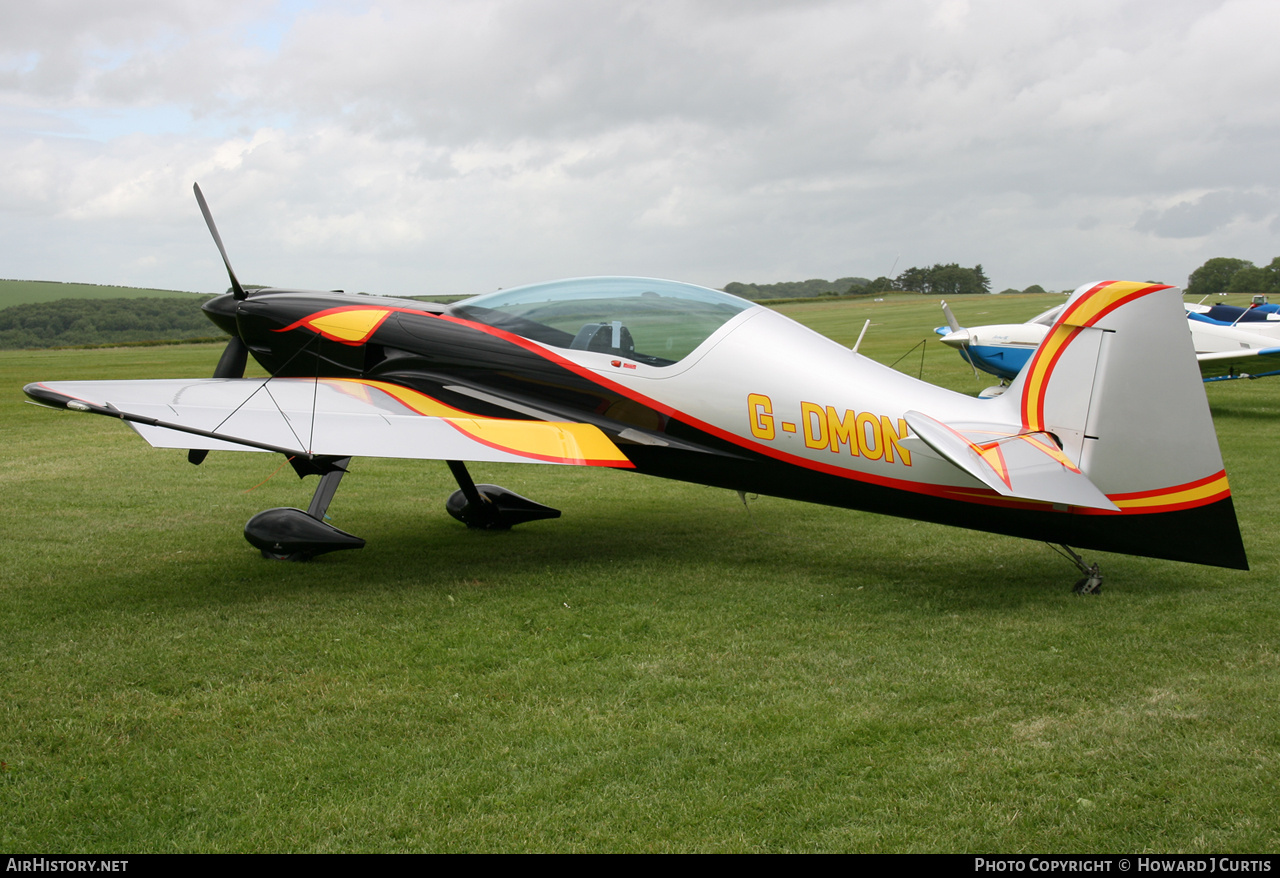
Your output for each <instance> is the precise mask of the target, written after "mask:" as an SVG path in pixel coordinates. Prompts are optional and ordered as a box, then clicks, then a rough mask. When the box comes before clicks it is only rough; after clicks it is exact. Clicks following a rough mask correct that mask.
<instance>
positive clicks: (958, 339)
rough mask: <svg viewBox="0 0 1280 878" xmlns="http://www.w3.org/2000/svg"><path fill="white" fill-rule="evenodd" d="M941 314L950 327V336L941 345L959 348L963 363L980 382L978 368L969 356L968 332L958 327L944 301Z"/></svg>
mask: <svg viewBox="0 0 1280 878" xmlns="http://www.w3.org/2000/svg"><path fill="white" fill-rule="evenodd" d="M942 314H943V316H944V317H946V318H947V326H950V327H951V334H950V335H948V336H947V337H946V338H944V339H942V341H943V343H944V344H948V345H950V346H951V347H953V348H959V349H960V352H961V353H962V354H964V359H965V362H966V363H968V364H969V368H971V369H972V370H973V377H974V378H977V379H979V380H981V376H980V375H979V374H978V367H977V365H975V364H974V362H973V357H971V356H970V355H969V331H968V330H967V329H963V328H962V327H961V326H960V321H959V320H956V315H954V314H952V313H951V306H950V305H948V304H947V303H946V302H945V301H944V302H943V303H942Z"/></svg>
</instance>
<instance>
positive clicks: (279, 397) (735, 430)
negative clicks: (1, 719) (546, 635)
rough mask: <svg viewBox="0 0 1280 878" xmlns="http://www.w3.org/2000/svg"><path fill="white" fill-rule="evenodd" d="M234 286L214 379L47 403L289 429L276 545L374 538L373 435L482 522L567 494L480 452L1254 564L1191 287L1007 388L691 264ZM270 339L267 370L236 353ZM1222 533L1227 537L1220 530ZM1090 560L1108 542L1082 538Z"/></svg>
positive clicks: (534, 513)
mask: <svg viewBox="0 0 1280 878" xmlns="http://www.w3.org/2000/svg"><path fill="white" fill-rule="evenodd" d="M196 195H197V200H198V201H199V202H200V205H201V209H202V210H203V212H204V214H205V219H206V222H207V223H208V226H209V229H210V231H211V233H212V234H213V236H214V239H215V241H216V243H217V245H218V249H219V252H220V253H221V254H222V258H223V261H224V264H225V265H226V269H227V273H228V276H229V277H230V279H231V286H232V292H231V293H229V294H226V295H223V296H220V297H218V298H215V299H212V300H210V301H209V302H208V303H206V304H205V305H204V309H205V311H206V312H207V314H208V316H209V317H210V319H212V320H213V322H214V323H216V324H217V325H218V326H219V327H221V328H222V329H224V330H225V331H226V332H227V333H228V334H229V335H230V336H231V338H230V341H229V342H228V344H227V348H226V351H225V352H224V354H223V356H222V359H221V360H220V361H219V363H218V366H217V369H216V370H215V373H214V377H213V378H206V379H176V380H147V381H56V382H41V383H35V384H30V385H28V386H27V387H26V388H25V392H26V393H27V395H28V396H30V397H31V398H32V399H33V400H35V401H37V402H40V403H42V404H44V405H47V406H50V407H54V408H60V409H70V410H74V411H82V412H91V413H95V414H99V415H106V416H110V417H115V418H120V419H121V420H124V421H126V422H128V423H129V424H130V426H132V427H133V428H134V429H135V430H136V431H137V432H138V433H139V434H141V435H142V437H143V438H144V439H146V440H147V441H148V442H150V443H151V444H152V445H154V446H157V447H161V448H180V449H189V457H190V459H191V461H192V462H193V463H199V462H200V461H201V460H203V459H204V456H205V455H206V454H207V453H208V451H211V450H213V451H220V450H240V451H246V450H248V451H268V452H277V453H281V454H284V455H286V456H287V457H288V459H289V460H290V462H291V463H292V465H293V467H294V469H295V470H296V471H297V472H298V473H299V475H307V474H316V475H319V476H320V481H319V485H318V487H317V489H316V492H315V496H314V498H313V500H312V502H311V505H310V508H309V509H308V510H306V511H302V510H299V509H273V510H267V511H266V512H263V513H259V514H258V515H256V516H254V518H252V519H251V520H250V521H249V523H248V524H247V525H246V526H245V536H246V538H247V539H248V540H249V542H250V543H252V544H253V545H254V546H255V547H257V548H259V549H260V550H262V552H263V554H264V555H267V556H271V557H282V558H307V557H311V556H314V555H318V554H321V553H324V552H330V551H334V550H336V549H344V548H356V547H359V546H363V545H364V541H363V540H362V539H360V538H358V537H355V536H352V535H351V534H348V533H345V532H344V531H341V530H338V529H337V528H335V527H333V526H332V525H330V524H328V523H326V522H325V521H324V513H325V510H326V508H327V507H328V505H329V502H330V500H331V499H332V497H333V494H334V491H335V490H336V489H337V487H338V483H339V481H340V480H341V478H342V476H343V474H344V473H345V472H346V471H347V469H348V466H349V462H350V459H351V458H353V457H358V456H361V455H366V456H378V457H393V458H420V459H436V460H444V461H447V462H448V465H449V467H450V469H451V471H452V472H453V474H454V476H455V478H456V479H457V481H458V485H459V489H458V491H457V492H455V493H454V494H453V495H452V496H451V497H450V498H449V500H448V502H447V503H446V507H447V509H448V511H449V512H450V513H451V514H452V515H453V516H454V517H456V518H458V519H459V520H461V521H462V522H464V523H465V524H467V525H468V526H469V527H474V528H508V527H511V526H512V525H515V524H519V523H522V522H526V521H531V520H535V519H540V518H554V517H558V516H559V514H560V513H559V512H558V511H557V510H554V509H550V508H548V507H545V506H542V505H539V504H537V503H534V502H533V501H530V500H526V499H524V498H522V497H520V496H518V495H516V494H513V493H511V492H510V491H506V490H504V489H502V488H498V487H496V486H493V485H476V484H475V483H474V482H473V480H472V478H471V475H470V473H469V471H468V469H467V467H466V464H465V462H466V461H473V462H487V461H502V462H526V463H528V462H532V463H549V464H567V465H579V466H599V467H612V468H616V469H621V470H631V471H634V472H638V473H644V474H648V475H654V476H661V477H665V478H672V479H679V480H683V481H689V482H696V483H700V484H706V485H714V486H719V487H724V488H729V489H732V490H736V491H743V492H752V493H759V494H766V495H773V496H778V497H786V498H792V499H796V500H803V501H810V502H815V503H822V504H827V505H830V506H836V507H846V508H850V509H861V510H868V511H872V512H879V513H885V514H889V515H896V516H902V517H906V518H912V519H919V520H924V521H933V522H940V523H944V524H951V525H957V526H960V527H967V528H973V529H978V530H983V531H989V532H993V533H1002V534H1011V535H1014V536H1019V537H1026V538H1029V539H1036V540H1043V541H1046V542H1050V543H1056V544H1061V545H1063V546H1064V547H1065V546H1074V547H1076V548H1090V549H1098V550H1104V551H1113V552H1122V553H1127V554H1133V555H1143V556H1150V557H1155V558H1166V559H1172V560H1177V561H1187V562H1192V563H1199V564H1210V565H1217V566H1223V567H1234V568H1240V569H1247V567H1248V562H1247V560H1246V558H1245V552H1244V546H1243V544H1242V542H1241V539H1240V533H1239V528H1238V525H1237V522H1236V516H1235V511H1234V507H1233V505H1232V499H1231V490H1230V488H1229V486H1228V483H1227V476H1226V473H1225V472H1224V469H1223V463H1222V457H1221V455H1220V453H1219V450H1218V444H1217V437H1216V435H1215V433H1214V427H1213V422H1212V420H1211V419H1210V416H1209V408H1208V404H1207V402H1206V399H1205V394H1204V390H1203V386H1202V385H1201V383H1200V376H1199V374H1198V373H1197V371H1196V368H1195V364H1194V363H1195V361H1194V359H1193V358H1192V356H1191V347H1190V341H1189V338H1188V334H1187V332H1186V328H1185V327H1186V318H1185V316H1184V315H1183V312H1182V307H1181V304H1182V300H1181V296H1180V294H1179V291H1178V290H1176V289H1174V288H1170V287H1166V286H1163V285H1159V284H1147V283H1128V282H1110V281H1108V282H1104V283H1098V284H1093V285H1089V286H1084V287H1081V288H1080V289H1079V290H1077V291H1076V293H1075V294H1074V295H1073V296H1072V297H1071V299H1070V300H1069V301H1068V302H1067V305H1066V307H1065V308H1064V309H1063V311H1062V313H1061V314H1060V315H1059V316H1058V317H1057V319H1056V320H1055V321H1054V323H1053V326H1052V327H1049V328H1048V330H1047V333H1046V335H1045V338H1044V340H1043V341H1042V342H1041V344H1040V346H1039V347H1038V348H1036V351H1035V353H1034V355H1033V357H1032V360H1031V363H1030V365H1029V366H1028V367H1027V368H1025V369H1024V370H1023V371H1022V373H1021V374H1020V375H1019V376H1018V377H1016V378H1014V379H1013V383H1012V385H1011V386H1010V388H1009V392H1007V393H1005V394H1004V395H1003V396H1001V397H1000V398H998V399H994V400H980V399H975V398H973V397H970V396H966V395H963V394H959V393H954V392H952V391H949V390H945V389H942V388H939V387H936V386H933V385H930V384H927V383H924V382H921V381H918V380H916V379H914V378H911V377H909V376H907V375H904V374H902V373H900V372H897V371H895V370H893V369H890V368H888V367H886V366H883V365H881V364H879V363H877V362H874V361H872V360H870V359H868V358H866V357H865V356H862V355H860V354H858V353H856V352H854V351H851V350H849V349H848V348H845V347H843V346H842V345H840V344H837V343H836V342H834V341H831V340H830V339H828V338H825V337H824V336H821V335H819V334H817V333H815V332H813V331H811V330H809V329H807V328H805V327H803V326H801V325H799V324H797V323H795V322H793V321H791V320H789V319H788V318H786V317H784V316H782V315H781V314H779V313H777V312H775V311H772V310H770V309H768V308H765V307H763V306H760V305H757V304H754V303H752V302H749V301H747V300H744V299H739V298H736V297H734V296H731V295H728V294H725V293H722V292H718V291H715V290H710V289H705V288H702V287H696V286H691V285H688V284H683V283H676V282H673V281H665V280H651V279H645V278H635V277H606V278H579V279H574V280H564V281H556V282H552V283H543V284H536V285H533V286H527V287H522V288H518V289H512V290H502V291H499V292H496V293H490V294H486V295H482V296H477V297H475V298H471V299H466V300H464V301H461V302H458V303H456V304H453V305H449V306H445V305H436V304H424V303H420V302H416V301H413V300H406V299H395V298H379V297H374V296H364V295H347V294H343V293H336V292H313V291H305V290H285V289H263V290H254V291H252V292H250V291H247V290H246V289H245V288H244V287H243V286H242V285H241V284H240V282H239V281H238V280H237V278H236V274H235V272H234V271H233V270H232V268H231V263H230V261H229V260H228V259H227V254H226V250H225V248H224V247H223V244H222V241H221V238H220V236H219V235H218V232H217V229H216V227H215V226H214V223H213V219H212V216H211V215H210V213H209V211H208V207H207V206H206V205H205V203H204V199H203V197H202V196H201V195H200V193H199V188H198V187H197V188H196ZM250 354H252V356H253V357H254V359H255V360H257V362H258V363H260V364H261V365H262V366H263V368H265V369H266V371H267V372H268V373H269V375H270V377H269V378H264V379H257V378H244V377H242V375H243V373H244V370H245V365H246V361H247V357H248V356H249V355H250ZM1205 534H1214V535H1215V536H1214V539H1204V538H1203V537H1204V535H1205ZM1071 555H1072V557H1073V558H1074V559H1075V561H1076V563H1077V565H1078V566H1079V567H1080V568H1081V570H1082V571H1084V572H1085V573H1086V577H1085V579H1083V580H1081V582H1080V583H1078V584H1077V590H1081V591H1089V590H1093V589H1095V588H1096V586H1097V585H1098V584H1099V583H1100V582H1101V576H1100V575H1099V574H1098V570H1097V565H1096V564H1095V565H1086V564H1085V563H1084V562H1083V560H1082V559H1080V557H1079V556H1078V555H1077V554H1076V553H1074V552H1072V553H1071Z"/></svg>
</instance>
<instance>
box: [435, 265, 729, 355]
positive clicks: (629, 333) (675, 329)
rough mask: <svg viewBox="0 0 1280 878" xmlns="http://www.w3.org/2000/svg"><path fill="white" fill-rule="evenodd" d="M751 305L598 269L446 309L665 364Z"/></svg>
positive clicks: (549, 341) (556, 341) (544, 338)
mask: <svg viewBox="0 0 1280 878" xmlns="http://www.w3.org/2000/svg"><path fill="white" fill-rule="evenodd" d="M752 307H754V303H752V302H749V301H747V300H746V299H740V298H738V297H737V296H731V295H729V294H728V293H721V292H718V291H716V290H710V289H706V288H705V287H696V286H693V285H691V284H683V283H677V282H676V281H669V280H651V279H647V278H635V277H605V278H578V279H575V280H562V281H552V282H551V283H544V284H535V285H533V286H527V287H519V288H517V289H514V290H500V291H498V292H496V293H489V294H487V295H483V296H476V297H475V298H471V299H466V300H464V301H462V302H458V303H457V304H455V305H453V306H451V307H450V308H449V311H448V313H450V314H452V315H453V316H455V317H461V318H463V319H466V320H472V321H475V322H476V323H483V324H485V325H487V326H493V327H495V328H498V329H503V330H506V331H507V332H511V333H514V334H516V335H519V336H522V337H524V338H528V339H532V340H533V341H537V342H541V343H542V344H546V345H551V346H552V347H558V348H569V349H572V350H587V351H596V352H599V353H605V354H610V355H612V356H616V357H622V358H624V359H629V360H635V361H637V362H641V363H647V364H648V365H651V366H669V365H671V364H672V363H675V362H678V361H679V360H681V359H683V358H684V357H686V356H688V355H689V354H690V353H692V352H693V350H694V349H695V348H696V347H698V345H700V344H702V343H703V342H704V341H706V340H707V338H709V337H710V336H711V334H712V333H714V332H715V331H716V330H717V329H719V328H720V327H721V326H723V325H724V324H725V323H727V322H728V321H729V320H731V319H732V318H733V317H734V316H735V315H737V314H739V313H741V312H743V311H745V310H747V309H748V308H752Z"/></svg>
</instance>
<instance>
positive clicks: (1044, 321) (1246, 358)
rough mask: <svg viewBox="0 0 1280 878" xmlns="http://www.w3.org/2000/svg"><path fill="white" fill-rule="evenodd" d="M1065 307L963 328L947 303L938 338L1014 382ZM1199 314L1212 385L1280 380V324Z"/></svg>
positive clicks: (1199, 351) (1191, 325) (1197, 328)
mask: <svg viewBox="0 0 1280 878" xmlns="http://www.w3.org/2000/svg"><path fill="white" fill-rule="evenodd" d="M1065 307H1066V306H1065V305H1058V306H1056V307H1054V308H1050V309H1049V310H1048V311H1044V312H1042V313H1040V314H1037V315H1036V316H1035V317H1032V318H1031V319H1030V320H1028V321H1027V322H1026V323H999V324H991V325H988V326H973V327H962V326H960V324H959V322H958V321H957V320H956V318H955V315H954V314H952V313H951V308H950V306H948V305H947V303H946V302H943V303H942V311H943V314H944V315H945V316H946V318H947V326H939V327H938V328H937V329H936V330H935V332H937V333H938V335H940V336H942V339H941V341H942V343H943V344H945V345H948V346H949V347H953V348H955V349H956V350H958V351H959V352H960V356H961V357H963V358H964V360H965V361H966V362H968V363H969V364H970V365H972V366H973V367H974V369H975V374H976V370H981V371H983V372H986V373H988V374H990V375H995V376H996V377H997V378H1001V379H1003V380H1005V381H1009V380H1011V379H1012V378H1013V377H1014V376H1016V375H1017V374H1018V373H1019V372H1021V371H1022V369H1023V367H1025V366H1026V364H1027V362H1028V361H1029V360H1030V359H1031V356H1032V354H1033V353H1034V352H1035V350H1036V348H1037V347H1038V346H1039V345H1040V342H1041V341H1043V340H1044V338H1045V336H1046V335H1047V334H1048V333H1049V330H1050V329H1051V328H1052V327H1053V324H1054V321H1055V320H1057V318H1058V315H1059V314H1061V313H1062V311H1063V309H1064V308H1065ZM1218 307H1226V306H1218ZM1193 308H1194V306H1190V307H1188V313H1187V318H1188V320H1187V328H1188V329H1189V330H1190V335H1191V344H1192V347H1193V348H1194V349H1195V354H1196V362H1197V363H1198V364H1199V366H1200V374H1201V376H1202V377H1203V379H1204V380H1205V381H1206V382H1212V381H1229V380H1232V379H1236V378H1266V377H1269V376H1272V375H1280V322H1277V321H1271V322H1269V323H1266V324H1263V323H1249V324H1247V325H1240V324H1235V325H1232V324H1228V323H1224V322H1222V321H1218V320H1212V319H1208V318H1206V317H1203V316H1202V315H1201V314H1199V313H1196V312H1195V311H1194V310H1192V309H1193ZM1001 392H1002V388H1001V387H990V388H987V389H986V390H984V391H983V392H982V396H983V397H984V398H986V397H991V396H996V395H999V393H1001Z"/></svg>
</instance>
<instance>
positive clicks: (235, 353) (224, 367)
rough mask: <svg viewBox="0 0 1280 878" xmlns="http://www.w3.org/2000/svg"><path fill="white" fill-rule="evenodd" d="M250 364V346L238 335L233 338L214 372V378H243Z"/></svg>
mask: <svg viewBox="0 0 1280 878" xmlns="http://www.w3.org/2000/svg"><path fill="white" fill-rule="evenodd" d="M248 363H249V346H248V345H247V344H245V343H244V341H243V340H242V339H241V338H240V336H238V335H233V336H231V340H230V341H229V342H227V347H226V350H224V351H223V352H222V356H221V357H220V358H219V359H218V365H217V368H215V369H214V370H213V377H214V378H243V377H244V367H245V366H246V365H248Z"/></svg>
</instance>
